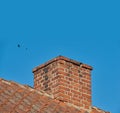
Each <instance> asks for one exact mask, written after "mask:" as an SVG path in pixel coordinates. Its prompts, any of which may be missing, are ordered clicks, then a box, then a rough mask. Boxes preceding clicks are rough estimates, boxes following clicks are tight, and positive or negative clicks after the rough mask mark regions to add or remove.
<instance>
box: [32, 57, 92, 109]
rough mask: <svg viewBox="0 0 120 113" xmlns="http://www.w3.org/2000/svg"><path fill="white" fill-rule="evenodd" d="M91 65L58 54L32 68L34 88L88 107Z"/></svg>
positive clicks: (73, 103)
mask: <svg viewBox="0 0 120 113" xmlns="http://www.w3.org/2000/svg"><path fill="white" fill-rule="evenodd" d="M91 70H92V67H91V66H89V65H86V64H83V63H80V62H77V61H75V60H71V59H69V58H66V57H63V56H58V57H56V58H54V59H52V60H50V61H48V62H46V63H45V64H42V65H40V66H38V67H36V68H34V69H33V73H34V88H35V89H37V90H43V91H45V92H46V93H48V94H51V95H53V97H54V98H55V99H57V100H60V101H63V102H66V103H70V104H72V105H75V106H77V107H80V108H84V109H90V107H91V106H92V105H91Z"/></svg>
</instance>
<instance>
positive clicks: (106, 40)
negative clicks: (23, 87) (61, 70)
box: [0, 0, 120, 113]
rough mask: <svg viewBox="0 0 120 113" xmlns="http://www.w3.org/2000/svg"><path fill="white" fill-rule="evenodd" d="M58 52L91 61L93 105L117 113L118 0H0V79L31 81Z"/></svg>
mask: <svg viewBox="0 0 120 113" xmlns="http://www.w3.org/2000/svg"><path fill="white" fill-rule="evenodd" d="M18 44H20V48H18V47H17V45H18ZM58 55H63V56H66V57H69V58H71V59H74V60H77V61H80V62H83V63H86V64H89V65H91V66H93V68H94V70H93V71H92V92H93V93H92V100H93V105H95V106H97V107H99V108H102V109H104V110H108V111H111V113H120V96H119V95H120V1H119V0H99V1H98V0H91V1H90V0H84V1H80V0H44V1H43V0H34V1H33V0H20V1H18V0H0V78H4V79H7V80H13V81H16V82H18V83H21V84H29V85H31V86H33V74H32V69H33V68H34V67H35V66H37V65H39V64H42V63H44V62H46V61H48V60H49V59H51V58H54V57H56V56H58Z"/></svg>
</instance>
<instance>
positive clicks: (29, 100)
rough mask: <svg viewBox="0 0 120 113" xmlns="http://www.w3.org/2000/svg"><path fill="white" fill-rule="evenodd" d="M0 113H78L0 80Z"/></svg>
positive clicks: (76, 110) (24, 88)
mask: <svg viewBox="0 0 120 113" xmlns="http://www.w3.org/2000/svg"><path fill="white" fill-rule="evenodd" d="M0 113H80V110H78V109H76V108H74V107H70V106H68V105H67V104H65V103H63V102H61V101H58V100H55V99H52V97H51V96H50V95H47V94H45V93H44V92H40V91H37V90H35V89H32V88H30V87H28V86H27V87H26V86H24V85H20V84H18V83H15V82H12V81H6V80H3V79H0Z"/></svg>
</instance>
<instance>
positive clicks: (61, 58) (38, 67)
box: [33, 56, 93, 72]
mask: <svg viewBox="0 0 120 113" xmlns="http://www.w3.org/2000/svg"><path fill="white" fill-rule="evenodd" d="M58 60H64V61H67V62H71V63H73V64H75V65H79V66H80V65H81V66H82V67H84V68H87V69H90V70H92V69H93V68H92V67H91V66H89V65H87V64H83V63H81V62H78V61H76V60H72V59H70V58H67V57H64V56H58V57H56V58H53V59H52V60H49V61H48V62H46V63H44V64H42V65H40V66H37V67H35V68H34V69H33V72H35V71H37V70H38V69H41V68H43V67H45V66H47V65H49V64H51V63H53V62H56V61H58Z"/></svg>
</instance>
